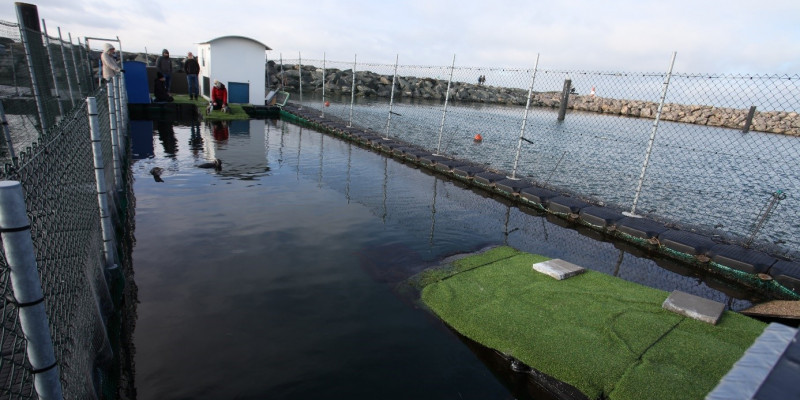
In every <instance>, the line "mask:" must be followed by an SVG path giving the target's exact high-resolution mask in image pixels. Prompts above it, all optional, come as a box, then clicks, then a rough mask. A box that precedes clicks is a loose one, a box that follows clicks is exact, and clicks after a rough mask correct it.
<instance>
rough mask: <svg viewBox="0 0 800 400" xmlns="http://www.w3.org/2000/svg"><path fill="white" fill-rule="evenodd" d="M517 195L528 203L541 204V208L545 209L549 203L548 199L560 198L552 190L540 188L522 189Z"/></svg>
mask: <svg viewBox="0 0 800 400" xmlns="http://www.w3.org/2000/svg"><path fill="white" fill-rule="evenodd" d="M519 195H520V196H521V197H522V198H524V199H526V200H528V201H532V202H534V203H537V204H541V205H542V207H547V203H548V202H549V201H550V199H552V198H554V197H558V196H560V194H558V193H556V192H554V191H552V190H549V189H545V188H540V187H529V188H525V189H522V190H520V191H519Z"/></svg>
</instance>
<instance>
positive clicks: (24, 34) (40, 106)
mask: <svg viewBox="0 0 800 400" xmlns="http://www.w3.org/2000/svg"><path fill="white" fill-rule="evenodd" d="M16 6H17V19H18V20H19V30H20V35H19V36H20V38H21V39H22V45H23V47H24V48H25V58H26V59H27V60H28V73H29V74H30V75H31V86H33V98H34V99H35V100H36V110H37V111H38V113H39V126H40V127H41V129H42V133H46V132H47V130H48V129H49V128H50V127H49V126H48V123H47V118H46V116H47V112H45V109H44V101H43V99H42V93H41V88H40V87H39V82H40V80H39V79H38V77H37V76H36V68H34V63H33V53H32V51H31V47H32V43H30V40H29V38H28V31H29V30H31V29H29V28H28V27H27V24H26V18H24V16H23V14H24V13H25V10H27V12H29V13H33V12H36V6H32V5H30V4H23V3H17V4H16ZM30 7H33V8H32V9H31V8H30ZM32 18H33V17H31V18H30V19H28V20H27V22H30V23H33V22H34V21H35V22H37V23H38V22H39V16H38V12H37V13H36V19H32ZM31 19H32V20H31Z"/></svg>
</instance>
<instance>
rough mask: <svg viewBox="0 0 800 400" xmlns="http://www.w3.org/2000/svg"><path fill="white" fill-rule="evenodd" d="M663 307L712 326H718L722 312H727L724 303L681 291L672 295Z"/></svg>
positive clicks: (676, 291)
mask: <svg viewBox="0 0 800 400" xmlns="http://www.w3.org/2000/svg"><path fill="white" fill-rule="evenodd" d="M661 307H662V308H664V309H665V310H669V311H672V312H674V313H676V314H681V315H685V316H687V317H689V318H692V319H696V320H698V321H703V322H707V323H709V324H711V325H716V324H717V322H718V321H719V319H720V317H722V312H723V311H725V305H724V304H722V303H719V302H716V301H713V300H708V299H705V298H702V297H699V296H695V295H693V294H689V293H685V292H681V291H679V290H675V291H673V292H672V293H670V295H669V297H667V299H666V300H664V303H663V304H662V305H661Z"/></svg>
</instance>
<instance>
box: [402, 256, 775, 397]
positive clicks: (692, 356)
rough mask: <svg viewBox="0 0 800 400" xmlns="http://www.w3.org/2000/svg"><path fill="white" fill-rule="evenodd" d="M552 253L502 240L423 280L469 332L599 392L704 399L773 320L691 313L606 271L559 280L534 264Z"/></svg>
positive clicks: (428, 297)
mask: <svg viewBox="0 0 800 400" xmlns="http://www.w3.org/2000/svg"><path fill="white" fill-rule="evenodd" d="M545 260H547V258H545V257H542V256H537V255H533V254H529V253H523V252H520V251H518V250H515V249H513V248H510V247H497V248H494V249H491V250H488V251H485V252H483V253H480V254H476V255H471V256H468V257H465V258H461V259H459V260H456V261H454V262H452V263H450V264H448V265H446V266H444V267H443V268H438V269H433V270H429V271H426V272H424V273H423V274H421V275H419V276H417V277H415V278H414V283H415V284H416V285H417V286H418V287H419V288H421V300H422V302H423V303H424V304H425V305H426V306H427V307H429V308H430V310H432V311H433V312H434V313H435V314H436V315H437V316H439V318H441V319H442V320H443V321H444V322H445V323H447V324H448V325H449V326H450V327H452V328H453V329H455V330H456V331H458V332H459V333H461V334H462V335H464V336H466V337H467V338H469V339H471V340H474V341H476V342H478V343H480V344H482V345H483V346H486V347H488V348H492V349H495V350H497V351H500V352H502V353H504V354H507V355H510V356H512V357H514V358H516V359H517V360H519V361H521V362H523V363H525V364H527V365H528V366H530V367H531V368H534V369H535V370H537V371H539V372H541V373H544V374H546V375H549V376H550V377H552V378H555V379H557V380H559V381H563V382H565V383H567V384H569V385H572V386H574V387H575V388H577V389H578V390H580V391H581V392H582V393H583V394H585V395H586V396H587V397H588V398H590V399H645V398H646V399H702V398H704V397H705V395H706V394H707V393H709V392H710V391H711V390H712V389H714V387H715V386H716V385H717V383H719V380H720V379H721V378H722V377H723V376H724V375H725V374H726V373H727V372H728V371H729V370H730V369H731V367H732V366H733V364H734V363H735V362H736V361H737V360H738V359H739V358H740V357H741V356H742V355H743V354H744V352H745V350H747V348H748V347H749V346H750V345H751V344H752V343H753V342H754V340H755V339H756V338H757V337H758V336H759V335H760V334H761V332H762V331H763V330H764V328H765V326H766V324H764V323H762V322H759V321H757V320H754V319H751V318H749V317H746V316H743V315H740V314H737V313H734V312H730V311H726V312H725V313H724V314H723V316H722V318H721V319H720V320H719V322H718V323H717V324H716V325H710V324H708V323H705V322H700V321H697V320H694V319H690V318H687V317H684V316H682V315H678V314H675V313H672V312H670V311H667V310H664V309H662V303H663V302H664V300H665V299H666V298H667V296H668V295H669V293H667V292H664V291H661V290H656V289H652V288H648V287H645V286H641V285H638V284H635V283H631V282H627V281H624V280H621V279H619V278H615V277H612V276H609V275H605V274H602V273H599V272H594V271H586V272H585V273H583V274H581V275H578V276H575V277H572V278H569V279H566V280H562V281H558V280H555V279H553V278H551V277H549V276H547V275H544V274H541V273H538V272H536V271H534V270H533V269H532V265H533V264H534V263H538V262H541V261H545Z"/></svg>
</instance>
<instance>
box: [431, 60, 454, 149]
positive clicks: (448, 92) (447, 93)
mask: <svg viewBox="0 0 800 400" xmlns="http://www.w3.org/2000/svg"><path fill="white" fill-rule="evenodd" d="M455 67H456V55H455V54H453V64H452V65H450V79H448V80H447V91H446V92H445V93H444V108H443V109H442V123H441V124H439V144H438V145H437V146H436V153H434V155H439V153H441V150H442V133H443V132H444V118H445V116H446V115H447V100H448V99H449V98H450V84H451V83H452V82H453V69H455Z"/></svg>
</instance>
